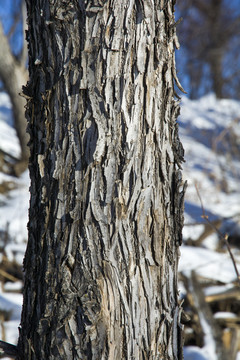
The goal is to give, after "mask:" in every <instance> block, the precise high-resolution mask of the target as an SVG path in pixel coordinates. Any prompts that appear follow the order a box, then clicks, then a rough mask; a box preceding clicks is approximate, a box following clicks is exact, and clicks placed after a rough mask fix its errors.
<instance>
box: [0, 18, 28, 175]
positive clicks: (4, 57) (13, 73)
mask: <svg viewBox="0 0 240 360" xmlns="http://www.w3.org/2000/svg"><path fill="white" fill-rule="evenodd" d="M0 39H1V41H0V78H1V80H2V81H3V84H4V86H5V88H6V91H7V93H8V94H9V97H10V100H11V103H12V108H13V117H14V126H15V129H16V133H17V136H18V139H19V142H20V147H21V161H22V165H23V168H22V170H25V169H26V168H27V163H28V158H29V149H28V146H27V143H28V140H29V137H28V134H27V132H26V125H27V122H26V118H25V109H24V106H25V105H26V101H25V99H24V98H23V97H21V96H20V93H21V91H22V85H23V84H25V83H26V81H27V71H26V69H25V64H24V66H23V65H22V64H21V63H20V62H18V60H17V59H16V58H15V57H14V56H13V54H12V52H11V49H10V46H9V42H8V39H7V37H6V35H5V34H4V32H3V27H2V24H1V23H0ZM18 168H19V172H21V170H20V166H19V164H18ZM17 172H18V171H17Z"/></svg>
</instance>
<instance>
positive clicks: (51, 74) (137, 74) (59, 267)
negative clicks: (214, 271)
mask: <svg viewBox="0 0 240 360" xmlns="http://www.w3.org/2000/svg"><path fill="white" fill-rule="evenodd" d="M173 3H174V1H173V0H169V1H152V0H146V1H145V0H144V1H137V0H135V1H133V0H121V1H118V0H112V1H110V0H109V1H107V0H105V1H100V0H99V1H81V0H79V1H77V0H73V1H66V0H65V1H64V0H61V1H60V0H36V1H34V2H33V1H30V0H28V1H27V6H28V23H29V31H28V41H29V71H30V81H29V83H28V85H27V87H26V89H25V92H26V95H28V96H29V100H28V106H27V118H28V124H29V133H30V136H31V142H30V149H31V159H30V175H31V201H30V211H29V242H28V247H27V252H26V256H25V261H24V267H25V272H26V277H25V287H24V305H23V312H22V321H21V330H20V338H19V345H18V347H19V349H20V351H21V352H22V358H24V359H39V360H40V359H41V360H42V359H76V360H77V359H81V360H83V359H95V360H99V359H102V360H103V359H104V360H105V359H108V360H110V359H111V360H116V359H117V360H118V359H136V360H137V359H141V360H142V359H150V360H157V359H181V358H182V355H181V345H182V344H181V324H180V320H179V319H180V315H181V309H180V307H179V306H178V302H177V290H178V289H177V264H178V246H179V243H180V242H181V231H182V222H183V205H182V204H183V192H184V190H182V180H181V172H180V170H178V168H179V167H180V163H181V162H182V160H183V151H182V146H181V143H180V141H179V139H178V131H177V123H176V118H177V115H178V113H179V104H178V101H176V100H174V84H173V82H174V77H176V71H175V68H174V66H175V65H174V64H175V61H174V46H175V45H177V38H176V35H175V27H174V26H172V25H174V23H175V20H174V14H173ZM19 359H20V357H19Z"/></svg>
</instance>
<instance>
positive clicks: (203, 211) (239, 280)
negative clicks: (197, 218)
mask: <svg viewBox="0 0 240 360" xmlns="http://www.w3.org/2000/svg"><path fill="white" fill-rule="evenodd" d="M195 188H196V191H197V195H198V198H199V200H200V203H201V208H202V216H201V217H202V218H203V219H204V220H205V221H206V222H207V223H208V224H209V225H210V226H211V227H212V228H213V229H214V230H215V231H216V233H217V234H218V235H219V236H220V239H221V240H223V241H224V242H225V244H226V246H227V249H228V252H229V255H230V257H231V260H232V263H233V266H234V270H235V272H236V275H237V280H238V285H239V286H240V274H239V271H238V268H237V264H236V261H235V259H234V256H233V253H232V250H231V248H230V245H229V242H228V234H223V233H221V231H219V230H218V229H217V227H216V226H215V225H214V224H213V223H212V222H211V221H210V220H209V218H208V215H206V213H205V210H204V207H203V203H202V199H201V196H200V193H199V190H198V186H197V184H195Z"/></svg>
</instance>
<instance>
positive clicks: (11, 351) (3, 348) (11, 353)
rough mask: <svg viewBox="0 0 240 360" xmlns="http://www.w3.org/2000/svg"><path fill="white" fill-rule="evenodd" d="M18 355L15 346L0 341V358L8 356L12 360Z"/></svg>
mask: <svg viewBox="0 0 240 360" xmlns="http://www.w3.org/2000/svg"><path fill="white" fill-rule="evenodd" d="M17 355H18V348H17V346H16V345H13V344H9V343H7V342H5V341H2V340H0V358H2V357H5V356H8V357H11V358H13V359H15V357H16V356H17Z"/></svg>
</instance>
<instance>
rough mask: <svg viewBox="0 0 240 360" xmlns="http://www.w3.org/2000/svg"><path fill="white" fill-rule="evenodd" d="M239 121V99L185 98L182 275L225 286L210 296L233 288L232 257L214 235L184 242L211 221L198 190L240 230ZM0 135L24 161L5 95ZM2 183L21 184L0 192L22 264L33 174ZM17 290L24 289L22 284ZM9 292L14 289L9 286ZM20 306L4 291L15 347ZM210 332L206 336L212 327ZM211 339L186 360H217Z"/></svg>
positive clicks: (1, 216)
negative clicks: (196, 243)
mask: <svg viewBox="0 0 240 360" xmlns="http://www.w3.org/2000/svg"><path fill="white" fill-rule="evenodd" d="M239 122H240V102H238V101H235V100H217V99H216V97H215V95H214V94H209V95H206V96H204V97H202V98H201V99H199V100H195V101H192V100H189V99H188V98H187V97H185V96H184V97H183V98H182V104H181V115H180V117H179V133H180V138H181V140H182V143H183V146H184V148H185V159H186V162H185V164H184V166H183V176H184V179H186V180H187V181H188V188H187V192H186V197H185V227H184V230H183V237H184V244H183V245H182V246H181V249H180V250H181V258H180V263H179V271H180V272H183V273H184V274H185V275H188V274H189V273H190V272H191V271H192V270H194V271H195V272H196V273H197V274H199V275H201V276H202V277H203V278H206V279H214V280H216V281H218V282H220V284H222V285H221V286H218V287H217V286H216V287H215V286H212V287H211V288H208V290H206V292H208V294H213V293H217V292H221V291H224V289H228V288H231V287H232V286H233V285H232V283H233V282H234V281H235V280H236V274H235V271H234V267H233V264H232V262H231V259H230V256H229V254H228V253H227V252H222V253H220V252H217V251H216V247H217V244H218V235H217V234H216V233H215V232H212V233H211V234H210V235H209V236H208V237H206V239H205V240H204V241H203V243H202V245H201V247H199V246H198V247H196V246H189V245H186V244H185V242H186V240H187V239H191V240H192V241H193V243H194V241H196V240H197V239H198V238H199V236H200V235H201V234H202V232H203V231H204V229H205V224H206V223H205V220H204V219H203V218H202V215H203V209H202V206H201V202H200V199H199V196H198V194H197V190H196V187H197V189H198V192H199V194H200V197H201V201H202V204H203V207H204V212H205V214H206V215H208V217H209V220H210V221H214V220H216V219H222V221H223V227H222V228H220V230H221V231H223V232H225V231H228V232H230V234H231V232H238V233H239V232H240V220H239V219H240V201H239V200H240V187H239V179H240V162H239V158H237V155H236V151H237V149H238V151H239V149H240V126H237V125H239ZM0 134H1V139H0V149H3V150H4V151H5V153H9V154H11V155H12V156H14V157H19V154H20V147H19V142H18V140H17V137H16V132H15V130H14V129H13V120H12V113H11V105H10V101H9V98H8V97H7V95H6V94H4V93H0ZM231 142H233V143H231ZM238 156H239V153H238ZM3 181H13V182H14V184H16V186H15V188H14V189H13V190H11V191H9V193H8V194H7V195H2V194H0V232H4V231H5V232H8V234H9V237H10V238H9V239H8V241H7V242H6V243H3V240H1V241H0V246H2V247H3V246H4V249H5V254H6V255H7V257H8V259H9V260H13V259H15V260H16V261H17V262H18V263H19V264H21V263H22V258H23V254H24V251H25V246H26V239H27V221H28V219H27V217H28V205H29V190H28V189H29V177H28V171H26V172H25V173H24V174H22V176H21V177H20V178H19V179H16V178H13V177H11V176H9V175H4V174H2V173H0V183H2V182H3ZM1 238H2V236H1ZM234 256H235V260H236V263H237V266H238V268H239V271H240V253H239V250H238V249H235V250H234ZM0 260H1V258H0ZM16 286H17V288H18V289H19V287H20V285H19V284H18V285H16ZM6 290H8V291H9V290H11V289H9V287H8V286H5V291H6ZM12 290H13V289H12ZM180 291H182V294H184V291H185V290H184V288H181V286H180ZM180 296H181V295H180ZM21 303H22V296H21V295H20V294H17V293H8V292H3V291H1V292H0V308H1V309H5V310H7V311H11V314H10V321H6V322H5V323H4V327H5V332H6V341H9V342H12V343H16V341H17V337H18V325H19V320H20V314H21ZM217 316H220V315H217ZM0 328H1V327H0ZM205 330H206V334H205V335H207V331H208V330H209V329H207V328H206V329H205ZM205 338H207V336H205ZM208 339H209V340H208V342H206V343H205V346H204V347H203V348H201V349H200V348H198V347H194V346H191V347H189V346H188V347H186V348H185V349H184V355H185V359H186V360H190V359H191V360H206V359H208V360H209V359H210V360H214V359H215V354H214V350H213V349H214V344H213V343H212V342H211V340H210V339H211V337H209V336H208ZM238 360H240V355H239V357H238Z"/></svg>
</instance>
